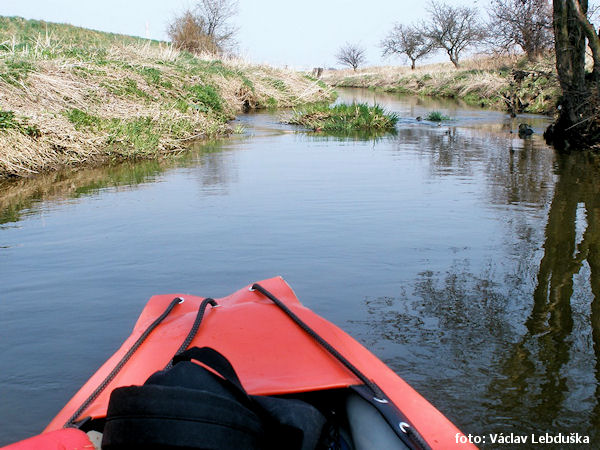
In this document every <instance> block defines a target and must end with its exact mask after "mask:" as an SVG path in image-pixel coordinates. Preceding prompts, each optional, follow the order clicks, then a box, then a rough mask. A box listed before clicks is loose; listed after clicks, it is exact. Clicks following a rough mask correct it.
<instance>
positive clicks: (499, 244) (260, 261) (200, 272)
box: [0, 91, 600, 446]
mask: <svg viewBox="0 0 600 450" xmlns="http://www.w3.org/2000/svg"><path fill="white" fill-rule="evenodd" d="M375 97H376V100H377V101H378V102H379V103H381V104H383V105H384V106H386V107H387V108H388V109H390V110H393V111H395V112H396V113H398V114H399V116H400V117H401V119H400V122H399V123H398V126H397V134H396V135H393V136H387V137H379V138H377V139H370V140H369V139H366V140H365V139H363V140H361V139H348V138H346V139H343V138H339V137H331V136H330V137H327V136H322V135H318V134H313V133H306V132H302V131H298V130H297V129H294V128H292V127H289V126H285V125H280V124H279V123H278V117H277V115H276V114H272V113H261V114H252V115H246V116H242V117H241V118H239V122H240V123H241V124H242V125H244V126H245V128H246V130H247V132H246V135H245V136H239V137H234V138H232V139H229V140H224V141H220V142H215V143H212V144H210V145H206V146H202V147H198V148H197V149H195V150H194V151H193V152H191V153H189V154H187V155H186V156H184V157H183V158H181V159H179V160H177V161H170V162H142V163H137V164H124V165H118V166H114V167H108V168H100V169H86V170H80V171H77V172H71V173H59V174H50V175H44V176H42V177H39V178H36V179H34V180H23V181H19V182H16V183H10V184H5V185H1V186H0V286H1V287H0V444H6V443H8V442H11V441H13V440H16V439H20V438H24V437H26V436H28V435H30V434H32V433H36V432H39V431H40V430H41V429H42V428H43V427H44V426H45V424H46V423H47V422H48V421H49V420H50V419H51V418H52V417H53V416H54V415H55V414H56V413H57V412H58V410H59V409H60V408H61V407H62V405H63V404H64V403H65V402H66V401H67V400H68V399H69V398H70V397H71V395H72V394H73V393H74V392H75V391H76V390H77V389H78V388H79V387H80V385H81V384H82V383H83V382H84V381H85V380H87V378H88V377H89V376H90V375H91V374H92V373H93V372H94V371H95V370H96V369H97V368H98V366H99V365H100V364H101V363H102V362H103V361H104V360H105V359H106V358H107V357H108V356H109V355H110V354H112V353H113V352H114V351H115V350H116V349H117V348H118V346H119V345H120V343H121V342H122V341H123V339H124V338H125V337H126V336H128V335H129V333H130V330H131V328H132V327H133V324H134V322H135V321H136V318H137V316H138V314H139V312H140V311H141V310H142V308H143V306H144V304H145V302H146V301H147V299H148V298H149V297H150V296H151V295H153V294H158V293H171V292H188V293H194V294H198V295H202V296H213V297H219V296H224V295H227V294H229V293H231V292H233V291H235V290H237V289H239V288H241V287H243V286H244V285H246V284H248V283H250V282H253V281H257V280H261V279H264V278H268V277H272V276H275V275H282V276H283V277H284V278H285V279H286V280H287V281H288V283H289V284H290V285H291V286H292V287H293V288H294V289H295V291H296V293H297V294H298V297H299V298H300V300H301V301H302V302H304V303H305V304H306V305H307V306H309V307H310V308H312V309H313V310H315V311H316V312H317V313H319V314H321V315H322V316H324V317H326V318H327V319H329V320H331V321H333V322H334V323H336V324H337V325H339V326H341V327H342V328H344V329H345V330H346V331H348V332H349V333H350V334H352V335H353V336H355V337H356V338H357V339H358V340H359V341H361V342H362V343H364V344H365V345H366V346H367V347H369V348H370V349H371V350H372V351H374V352H375V353H376V354H377V355H378V356H379V357H381V358H382V359H383V360H384V361H385V362H386V363H388V364H389V365H390V366H391V367H392V368H393V369H394V370H395V371H396V372H397V373H399V374H400V375H401V376H402V377H404V378H405V379H406V380H407V381H408V382H409V383H411V384H412V385H413V386H414V387H415V388H416V389H417V390H419V391H420V392H421V393H422V394H423V395H424V396H425V397H426V398H427V399H429V400H430V401H431V402H432V403H433V404H434V405H436V406H437V407H438V408H439V409H440V410H441V411H442V412H443V413H444V414H446V415H447V416H448V417H449V418H450V419H451V420H453V421H454V422H455V423H456V424H457V425H458V426H459V427H460V428H461V429H462V430H463V431H464V432H465V433H472V434H478V435H487V434H489V433H501V432H502V433H505V434H506V433H511V432H513V433H518V434H531V433H535V434H543V433H545V432H550V433H553V434H556V433H558V432H562V433H566V434H568V433H570V432H579V433H582V434H585V435H589V436H590V438H591V439H592V442H594V443H595V445H596V446H597V445H600V436H599V435H598V431H596V430H597V428H598V425H599V424H600V403H599V396H600V362H599V361H600V273H599V271H600V230H599V227H600V192H599V191H600V182H599V180H600V178H599V177H600V163H599V161H598V159H597V158H593V157H591V156H582V155H579V156H570V157H567V156H560V155H557V154H555V152H554V151H553V150H552V149H550V148H548V147H547V146H546V145H545V144H544V143H543V141H542V140H541V138H540V137H539V136H540V134H541V132H542V131H543V129H544V127H545V126H546V125H547V124H548V122H549V119H547V118H544V117H539V116H525V117H520V118H519V119H517V120H512V121H511V119H510V118H508V117H507V116H506V115H505V114H503V113H501V112H494V111H485V110H481V109H476V108H468V107H464V106H460V105H458V104H456V103H453V102H445V103H444V102H434V101H432V100H422V99H415V98H402V97H395V96H389V95H380V94H377V95H375V94H373V93H369V92H365V91H348V92H343V93H342V95H341V99H340V100H339V101H351V100H352V99H353V98H357V99H363V100H367V101H373V100H374V98H375ZM432 110H439V111H442V112H443V113H444V114H446V115H447V116H450V117H451V118H452V120H451V121H448V122H445V123H443V124H442V125H441V126H437V125H436V124H433V123H429V122H426V121H422V122H418V121H416V120H415V118H416V117H417V116H426V115H427V113H428V112H430V111H432ZM520 122H527V123H529V124H530V125H531V126H533V128H534V129H535V131H536V135H534V137H533V139H526V140H523V139H519V138H518V137H517V135H516V130H517V128H518V124H519V123H520ZM511 131H512V132H513V133H511Z"/></svg>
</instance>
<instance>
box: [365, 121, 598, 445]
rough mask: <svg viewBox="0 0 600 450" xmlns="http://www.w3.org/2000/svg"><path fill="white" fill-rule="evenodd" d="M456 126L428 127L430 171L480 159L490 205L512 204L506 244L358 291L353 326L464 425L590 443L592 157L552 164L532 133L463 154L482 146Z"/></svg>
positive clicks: (593, 401)
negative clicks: (392, 286)
mask: <svg viewBox="0 0 600 450" xmlns="http://www.w3.org/2000/svg"><path fill="white" fill-rule="evenodd" d="M459 137H460V139H457V138H456V136H454V134H453V133H452V131H451V130H450V132H449V133H441V132H440V133H439V134H438V135H430V136H429V139H433V140H435V143H434V144H433V145H432V143H429V144H427V146H429V147H430V148H435V149H437V153H434V154H431V153H430V154H427V153H425V152H424V153H423V154H424V155H428V156H429V157H430V158H431V162H432V166H431V167H432V169H431V175H432V176H433V177H437V176H446V175H458V176H461V175H466V174H468V173H469V172H468V171H469V170H470V169H469V168H468V167H467V166H471V168H473V164H474V163H475V164H479V167H484V168H485V169H484V173H485V176H486V178H487V184H488V186H489V187H490V191H489V194H490V197H491V199H492V204H494V205H499V207H501V205H505V207H506V206H507V205H509V206H508V207H509V208H510V210H508V209H507V210H506V211H507V215H508V218H507V220H506V225H507V226H511V227H512V229H511V230H507V233H506V243H507V246H508V248H509V250H508V252H509V253H508V255H506V254H505V255H502V254H500V255H496V256H494V257H493V258H492V259H491V260H488V263H487V264H486V265H485V266H484V267H482V266H478V265H476V263H475V261H472V260H471V259H469V257H464V256H463V255H462V254H461V253H460V252H457V254H456V257H455V259H454V261H453V262H452V263H451V265H450V267H449V268H448V269H447V271H445V272H433V271H425V272H422V273H420V274H419V276H418V277H417V279H416V280H415V281H414V283H413V285H412V286H413V288H412V291H411V288H410V287H409V286H408V285H407V286H406V287H405V288H404V289H403V291H402V292H401V293H400V295H398V296H397V297H377V298H367V299H366V307H367V317H366V319H365V320H364V321H362V320H361V321H360V323H359V325H363V324H364V325H367V327H364V328H367V329H368V330H369V331H368V333H369V334H368V335H365V334H364V332H363V334H362V335H361V336H360V337H361V339H362V340H363V341H365V342H366V344H367V345H368V346H370V347H371V348H373V349H374V350H375V351H376V352H377V353H378V354H379V355H380V356H381V357H383V358H384V360H385V361H386V362H388V363H389V364H390V365H391V366H392V367H393V368H394V369H395V370H396V371H397V372H398V373H400V374H401V375H402V376H403V377H404V378H406V379H407V381H409V382H410V383H411V384H412V385H413V386H415V388H417V389H418V390H419V391H420V392H422V393H423V394H424V395H425V397H426V398H428V399H429V400H430V401H431V402H432V403H434V404H435V405H436V406H437V407H438V408H440V409H441V410H442V412H443V413H444V414H446V415H447V416H448V417H450V418H451V420H453V421H454V422H455V423H456V424H457V425H459V427H461V428H462V429H463V431H465V432H470V433H476V434H482V435H487V434H490V433H500V432H502V433H505V434H506V433H511V432H512V433H517V434H521V435H528V436H529V435H531V434H532V433H534V434H543V433H546V432H550V433H554V434H556V433H559V432H562V433H563V434H565V433H566V434H567V435H568V434H569V433H571V432H578V433H580V434H585V435H589V436H590V439H591V441H592V442H599V441H600V432H598V431H597V429H598V428H599V426H600V230H599V227H600V183H599V182H598V180H599V179H600V178H599V177H600V157H599V156H598V155H596V156H595V155H593V154H573V155H556V160H555V163H554V173H552V170H551V169H550V165H549V163H548V162H549V161H551V159H550V158H548V154H547V153H546V154H544V151H545V150H544V149H541V148H539V147H535V146H532V145H531V143H530V142H524V143H521V147H520V148H517V149H512V150H509V152H508V153H507V152H506V151H505V152H504V153H500V152H488V153H479V154H470V155H468V154H466V151H471V150H468V149H469V148H470V147H478V148H481V147H482V146H481V145H477V146H470V145H469V142H465V135H462V136H459ZM473 138H475V139H476V138H477V136H476V135H474V136H473V137H471V139H473ZM423 139H427V137H424V138H423ZM504 145H505V147H504V148H506V141H504ZM552 185H554V193H553V194H551V192H552V190H551V189H552ZM550 198H552V200H551V202H550ZM548 203H550V208H549V210H548V215H547V221H546V227H545V231H544V234H543V236H542V233H541V229H540V225H539V224H540V222H541V223H543V221H544V219H543V216H542V214H543V211H544V206H545V205H546V204H548ZM513 205H514V206H513ZM523 211H525V212H527V213H528V214H532V216H530V217H527V214H525V213H524V212H523ZM531 217H535V219H531ZM503 257H504V258H506V257H508V259H504V260H503ZM507 261H508V262H509V264H506V262H507ZM357 322H359V321H357ZM357 328H359V327H357ZM547 447H548V448H553V446H552V445H548V446H547ZM560 447H561V446H560V445H558V446H557V447H556V448H560Z"/></svg>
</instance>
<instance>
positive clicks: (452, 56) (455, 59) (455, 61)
mask: <svg viewBox="0 0 600 450" xmlns="http://www.w3.org/2000/svg"><path fill="white" fill-rule="evenodd" d="M448 56H450V61H452V64H454V68H455V69H458V67H459V65H458V55H456V54H455V53H454V52H452V51H450V50H448Z"/></svg>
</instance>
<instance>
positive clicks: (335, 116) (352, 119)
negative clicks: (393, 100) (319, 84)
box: [288, 103, 398, 133]
mask: <svg viewBox="0 0 600 450" xmlns="http://www.w3.org/2000/svg"><path fill="white" fill-rule="evenodd" d="M396 122H398V117H397V116H396V115H395V114H393V113H388V112H386V111H385V110H384V109H383V108H381V107H380V106H378V105H374V106H369V105H367V104H364V103H352V104H351V105H346V104H340V105H335V106H328V105H323V104H320V105H311V106H308V107H305V108H303V109H300V110H298V111H296V112H295V114H294V115H293V116H292V117H291V118H290V119H289V120H288V123H290V124H294V125H302V126H304V127H307V128H310V129H312V130H314V131H327V132H334V133H344V132H346V133H352V132H356V131H359V132H360V131H363V132H370V131H391V130H394V127H395V125H396Z"/></svg>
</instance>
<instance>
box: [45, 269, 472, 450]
mask: <svg viewBox="0 0 600 450" xmlns="http://www.w3.org/2000/svg"><path fill="white" fill-rule="evenodd" d="M260 285H261V286H262V287H264V288H265V289H266V290H268V291H270V292H271V293H272V294H274V295H275V296H276V297H277V298H279V299H280V300H281V301H282V302H283V303H284V304H285V305H286V306H287V307H288V308H289V309H290V310H291V311H292V312H293V313H294V314H295V315H297V316H298V317H299V318H300V319H301V320H302V321H303V322H305V323H306V324H307V325H308V326H309V327H310V328H312V329H313V330H314V331H315V332H316V333H317V334H318V335H319V336H321V337H322V338H323V339H324V340H325V341H327V342H328V343H330V344H331V345H332V346H333V347H334V348H335V349H336V350H337V351H338V352H339V353H340V354H341V355H343V356H344V357H345V358H346V359H347V360H348V361H350V362H351V363H352V364H353V365H354V366H356V367H357V368H359V370H360V371H361V372H363V374H364V375H365V376H366V377H367V378H369V379H370V380H372V381H373V382H374V383H375V384H377V385H378V386H379V387H380V388H381V389H382V390H383V392H384V393H385V394H386V395H387V397H388V398H389V399H390V400H391V401H392V402H393V403H394V404H395V405H396V406H397V407H398V409H399V410H400V411H401V412H402V413H403V414H404V416H405V417H406V418H407V419H408V420H409V421H410V422H411V423H412V424H413V425H414V426H415V427H416V429H417V430H419V433H420V434H421V436H422V437H423V438H424V439H425V440H426V441H427V443H428V444H429V446H431V447H432V448H453V447H459V446H460V448H463V449H464V448H465V444H459V439H458V438H459V437H460V436H462V433H461V432H460V430H459V429H458V428H457V427H456V426H454V424H452V423H451V422H450V421H449V420H448V419H447V418H446V417H445V416H444V415H443V414H442V413H441V412H439V411H438V410H437V409H436V408H435V407H434V406H432V405H431V404H430V403H429V402H428V401H427V400H426V399H425V398H423V397H422V396H421V395H420V394H419V393H418V392H416V391H415V390H414V389H413V388H412V387H411V386H409V385H408V384H407V383H406V382H405V381H404V380H403V379H402V378H400V377H399V376H398V375H397V374H395V373H394V372H393V371H392V370H390V369H389V368H388V367H387V366H386V365H385V364H384V363H383V362H381V361H380V360H379V359H378V358H377V357H375V356H374V355H373V354H372V353H371V352H369V351H368V350H367V349H366V348H365V347H363V346H362V345H361V344H359V343H358V342H356V341H355V340H354V339H353V338H352V337H350V336H349V335H348V334H346V333H345V332H344V331H342V330H341V329H340V328H338V327H336V326H335V325H333V324H331V323H330V322H328V321H326V320H325V319H323V318H321V317H320V316H318V315H317V314H315V313H313V312H312V311H311V310H309V309H308V308H306V307H304V306H303V305H302V304H301V303H300V302H299V301H298V299H297V298H296V295H295V294H294V292H293V291H292V289H291V288H290V287H289V286H288V285H287V283H286V282H285V281H284V280H283V279H282V278H281V277H275V278H271V279H268V280H263V281H261V282H260ZM249 288H250V286H247V287H245V288H243V289H241V290H239V291H237V292H235V293H233V294H231V295H229V296H227V297H223V298H220V299H216V302H217V304H218V307H210V306H209V307H208V308H207V309H206V312H205V314H204V318H203V321H202V324H201V326H200V328H199V329H198V331H197V333H196V335H195V337H194V338H193V340H192V342H191V344H190V345H189V347H194V346H197V347H211V348H213V349H215V350H217V351H218V352H220V353H222V354H223V355H225V356H226V357H227V359H229V361H230V362H231V364H232V365H233V367H235V370H236V372H237V374H238V376H239V378H240V380H241V382H242V384H243V387H244V388H245V389H246V391H247V392H248V393H249V394H253V395H281V394H294V393H303V392H313V391H321V390H329V389H342V388H347V387H349V386H353V385H358V384H361V383H362V382H361V381H360V380H359V379H358V378H357V377H356V376H355V375H354V374H353V373H352V372H351V371H350V370H348V369H347V368H346V367H345V366H344V365H342V364H341V363H340V362H339V361H338V360H337V359H335V358H333V357H332V356H331V354H329V353H328V352H327V351H326V350H325V349H324V348H323V347H322V346H321V345H320V344H319V343H317V342H316V341H315V340H314V339H313V338H312V337H311V336H309V335H308V334H307V333H306V332H305V331H304V330H302V329H301V328H300V327H299V326H297V325H296V324H295V323H294V322H293V321H292V320H291V319H290V318H289V317H288V316H287V315H285V314H284V313H283V312H282V310H281V309H279V307H277V306H276V305H275V304H274V303H273V302H271V301H270V300H269V299H268V298H266V297H265V296H263V295H262V294H261V293H260V292H257V291H251V290H250V289H249ZM174 297H181V298H183V299H184V301H183V302H182V303H180V304H177V305H176V306H175V307H174V308H173V310H172V311H171V312H170V313H169V315H168V316H167V317H166V318H165V319H164V320H163V321H162V322H161V323H160V324H159V325H158V326H156V328H155V329H154V330H153V331H152V332H151V333H150V334H149V335H148V337H147V339H146V340H145V341H144V343H143V344H142V345H141V346H140V347H139V348H138V350H137V351H136V352H135V353H134V354H133V356H131V358H130V359H129V360H128V361H127V363H126V364H125V366H124V367H123V369H122V370H121V371H120V372H119V373H118V374H117V375H116V376H114V378H112V380H111V381H110V383H109V384H108V386H107V387H106V389H104V390H103V391H102V392H101V393H100V394H99V395H98V396H97V397H96V398H95V399H94V400H93V401H92V402H91V403H90V404H89V406H87V407H86V408H85V410H84V411H82V413H81V414H80V416H79V417H77V419H78V420H81V419H83V418H86V417H91V418H94V419H97V418H102V417H105V416H106V411H107V407H108V402H109V398H110V393H111V392H112V391H113V390H114V389H116V388H118V387H122V386H131V385H141V384H143V383H144V382H145V381H146V379H147V378H148V377H149V376H150V375H152V374H153V373H154V372H156V371H158V370H162V369H163V368H164V367H165V366H166V365H167V364H168V363H169V361H170V360H171V359H172V357H173V356H174V355H175V353H176V352H177V350H178V349H179V347H180V346H181V344H182V342H183V341H184V340H185V338H186V336H187V335H188V333H189V331H190V329H191V328H192V325H193V323H194V320H195V319H196V314H197V311H198V308H199V306H200V304H201V303H202V301H203V300H204V298H202V297H196V296H191V295H183V294H174V295H173V294H171V295H157V296H153V297H152V298H151V299H150V300H149V301H148V303H147V305H146V307H145V308H144V310H143V311H142V313H141V315H140V317H139V319H138V321H137V323H136V325H135V327H134V329H133V331H132V334H131V336H130V337H129V338H128V339H127V340H126V341H125V342H124V343H123V345H122V346H121V348H120V349H119V350H117V351H116V352H115V354H114V355H113V356H112V357H110V358H109V359H108V360H107V361H106V363H105V364H103V365H102V367H100V369H99V370H98V371H97V372H96V373H95V374H94V375H93V376H92V377H91V378H90V379H89V380H88V381H87V382H86V383H85V384H84V385H83V387H82V388H81V389H80V390H79V391H78V392H77V393H76V394H75V395H74V396H73V398H72V399H71V400H70V401H69V402H68V403H67V404H66V405H65V407H64V408H63V409H62V410H61V411H60V412H59V413H58V415H57V416H56V417H55V418H54V419H53V420H52V421H51V422H50V424H49V425H48V426H47V427H46V429H45V430H44V432H46V433H47V432H53V431H56V430H60V429H61V428H63V426H64V425H65V424H66V423H67V422H68V421H69V419H70V418H71V417H72V415H73V414H74V413H75V412H76V411H77V410H78V409H79V408H80V406H81V405H82V404H84V402H86V399H88V397H89V396H90V395H91V394H92V393H93V392H94V391H95V390H96V388H97V387H98V386H99V385H100V384H101V383H102V382H103V381H104V380H105V379H106V377H107V376H108V375H109V374H110V373H111V371H112V370H113V369H114V368H115V366H116V365H117V364H118V363H119V361H120V360H121V359H122V358H123V356H124V355H125V354H126V353H127V352H128V351H129V349H130V348H131V347H132V346H133V345H134V343H135V342H136V341H137V340H138V339H139V337H140V336H141V335H142V334H143V333H144V331H145V330H146V329H147V328H148V326H149V325H150V324H152V323H153V322H154V321H155V320H156V318H157V317H159V316H160V315H161V314H162V313H163V311H164V310H165V308H166V307H167V306H168V305H169V303H170V302H171V301H172V300H173V298H174ZM467 447H469V446H467ZM67 448H69V447H67Z"/></svg>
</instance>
